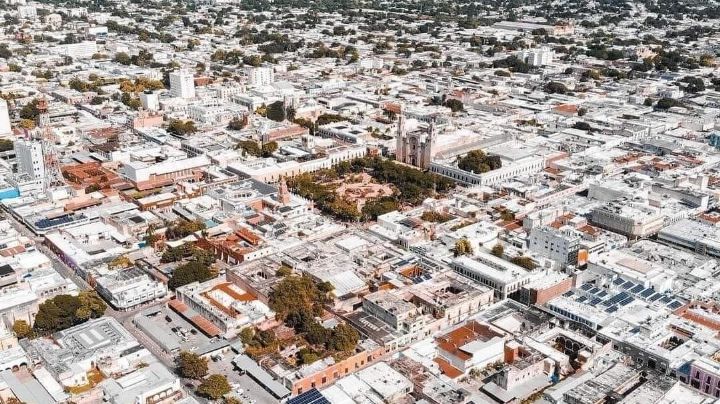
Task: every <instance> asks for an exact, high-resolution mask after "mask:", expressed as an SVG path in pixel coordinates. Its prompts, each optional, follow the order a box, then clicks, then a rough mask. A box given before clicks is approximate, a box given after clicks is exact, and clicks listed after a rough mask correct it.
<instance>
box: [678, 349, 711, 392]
mask: <svg viewBox="0 0 720 404" xmlns="http://www.w3.org/2000/svg"><path fill="white" fill-rule="evenodd" d="M716 355H717V354H716ZM718 356H719V357H717V358H706V357H701V358H698V359H696V360H694V361H692V363H690V369H689V372H688V375H681V376H680V380H682V381H683V382H685V383H687V384H689V385H690V387H691V388H692V389H694V390H697V391H700V392H703V393H705V394H708V395H711V396H713V397H715V398H720V355H718Z"/></svg>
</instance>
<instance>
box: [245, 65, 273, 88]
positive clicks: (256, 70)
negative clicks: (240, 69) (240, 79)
mask: <svg viewBox="0 0 720 404" xmlns="http://www.w3.org/2000/svg"><path fill="white" fill-rule="evenodd" d="M245 75H246V76H247V78H248V83H249V84H250V85H251V86H256V87H259V86H269V85H270V84H272V83H273V82H275V72H274V71H273V68H272V67H269V66H259V67H246V68H245Z"/></svg>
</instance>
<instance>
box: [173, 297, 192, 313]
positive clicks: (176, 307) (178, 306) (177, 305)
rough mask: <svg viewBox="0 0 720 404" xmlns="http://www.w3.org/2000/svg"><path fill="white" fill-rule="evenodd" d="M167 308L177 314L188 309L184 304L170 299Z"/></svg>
mask: <svg viewBox="0 0 720 404" xmlns="http://www.w3.org/2000/svg"><path fill="white" fill-rule="evenodd" d="M168 306H170V308H171V309H173V310H175V311H177V312H178V313H184V312H186V311H187V309H188V307H187V305H186V304H185V303H183V302H181V301H180V300H177V299H172V300H170V301H169V302H168Z"/></svg>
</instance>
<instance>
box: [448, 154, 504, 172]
mask: <svg viewBox="0 0 720 404" xmlns="http://www.w3.org/2000/svg"><path fill="white" fill-rule="evenodd" d="M457 165H458V168H460V169H461V170H465V171H470V172H473V173H475V174H481V173H486V172H488V171H492V170H496V169H498V168H500V167H502V160H500V157H498V156H488V155H486V154H485V152H483V151H482V150H479V149H478V150H473V151H471V152H469V153H468V154H467V155H465V156H463V157H460V158H459V159H458V160H457Z"/></svg>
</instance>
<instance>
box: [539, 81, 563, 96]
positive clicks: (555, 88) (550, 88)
mask: <svg viewBox="0 0 720 404" xmlns="http://www.w3.org/2000/svg"><path fill="white" fill-rule="evenodd" d="M544 89H545V92H546V93H549V94H567V92H568V89H567V87H565V84H563V83H558V82H557V81H551V82H549V83H547V84H545V87H544Z"/></svg>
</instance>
